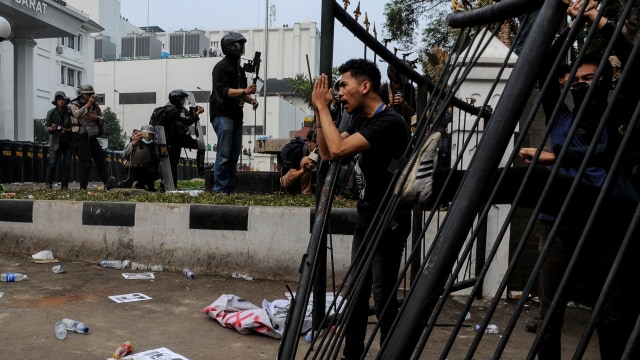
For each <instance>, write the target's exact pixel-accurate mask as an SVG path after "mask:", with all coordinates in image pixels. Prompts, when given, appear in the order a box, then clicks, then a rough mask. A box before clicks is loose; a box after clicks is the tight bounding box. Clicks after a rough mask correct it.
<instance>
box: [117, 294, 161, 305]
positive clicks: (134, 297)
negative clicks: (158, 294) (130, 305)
mask: <svg viewBox="0 0 640 360" xmlns="http://www.w3.org/2000/svg"><path fill="white" fill-rule="evenodd" d="M109 299H111V300H113V301H115V302H117V303H118V304H120V303H125V302H133V301H143V300H151V297H150V296H147V295H145V294H141V293H132V294H123V295H111V296H109Z"/></svg>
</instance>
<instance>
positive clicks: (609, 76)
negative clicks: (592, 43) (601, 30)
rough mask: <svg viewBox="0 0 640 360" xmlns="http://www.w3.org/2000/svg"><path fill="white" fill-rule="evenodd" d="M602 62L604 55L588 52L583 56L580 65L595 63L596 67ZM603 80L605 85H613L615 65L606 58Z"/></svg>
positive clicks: (608, 86)
mask: <svg viewBox="0 0 640 360" xmlns="http://www.w3.org/2000/svg"><path fill="white" fill-rule="evenodd" d="M601 62H602V57H601V56H598V55H595V54H587V55H585V56H584V57H583V58H582V61H581V62H580V65H585V64H588V65H595V66H596V67H599V66H600V63H601ZM600 76H602V80H600V81H602V82H603V85H604V86H605V87H607V88H610V87H611V81H612V80H613V67H611V63H610V62H609V60H608V59H605V60H604V69H602V74H600Z"/></svg>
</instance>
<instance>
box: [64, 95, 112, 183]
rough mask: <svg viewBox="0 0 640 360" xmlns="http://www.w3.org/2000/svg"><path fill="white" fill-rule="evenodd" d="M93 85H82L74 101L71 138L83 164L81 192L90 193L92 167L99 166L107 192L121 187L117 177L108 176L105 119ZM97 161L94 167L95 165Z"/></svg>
mask: <svg viewBox="0 0 640 360" xmlns="http://www.w3.org/2000/svg"><path fill="white" fill-rule="evenodd" d="M101 100H102V99H99V98H98V96H97V95H96V94H95V91H94V90H93V86H92V85H81V86H80V88H78V97H77V98H75V99H73V100H72V101H71V111H72V114H73V116H72V117H71V134H72V135H73V145H74V148H75V151H76V155H77V156H78V159H79V160H80V176H79V178H80V190H86V189H87V185H88V184H89V175H90V174H91V167H92V166H93V165H92V164H93V163H95V165H96V168H97V170H98V176H99V177H100V180H102V182H103V183H104V187H105V189H106V190H109V189H111V188H113V187H115V186H116V185H117V181H116V179H115V178H114V177H113V176H108V174H107V165H106V160H105V154H104V152H103V151H102V146H100V142H99V141H98V136H101V135H102V132H103V130H104V118H103V117H102V110H101V109H100V105H98V101H101ZM92 160H93V163H92Z"/></svg>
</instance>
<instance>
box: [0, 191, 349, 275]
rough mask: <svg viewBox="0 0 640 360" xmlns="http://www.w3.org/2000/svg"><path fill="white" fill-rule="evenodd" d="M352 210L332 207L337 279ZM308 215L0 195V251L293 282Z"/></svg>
mask: <svg viewBox="0 0 640 360" xmlns="http://www.w3.org/2000/svg"><path fill="white" fill-rule="evenodd" d="M355 215H356V212H355V209H334V210H333V211H332V221H331V223H332V226H331V230H332V233H333V235H332V240H333V243H332V246H333V250H334V253H333V258H334V260H335V270H336V274H337V275H336V278H337V280H341V279H342V278H343V276H344V274H345V273H346V269H347V267H348V264H349V254H350V253H351V230H352V229H353V219H354V217H355ZM312 219H313V209H311V208H301V207H259V206H257V207H246V206H217V205H199V204H164V203H106V202H74V201H30V200H0V251H7V252H15V253H23V254H35V253H37V252H38V251H41V250H51V251H52V252H53V254H54V256H55V257H56V258H58V259H59V260H61V261H63V262H65V261H87V262H96V263H97V262H98V261H100V260H103V259H109V260H124V259H130V260H132V261H136V262H140V263H153V264H161V265H163V266H164V267H165V268H166V269H168V270H176V271H179V270H181V269H182V268H183V267H190V268H191V269H192V270H194V271H195V272H196V273H209V274H227V275H228V274H230V273H231V272H233V271H240V272H243V273H248V274H250V275H251V276H254V277H257V278H266V279H274V280H283V281H298V280H299V276H300V274H299V272H298V269H299V265H300V261H301V259H302V256H303V254H305V253H306V251H307V244H308V242H309V238H310V229H311V226H312Z"/></svg>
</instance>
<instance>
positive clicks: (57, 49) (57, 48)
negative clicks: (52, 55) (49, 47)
mask: <svg viewBox="0 0 640 360" xmlns="http://www.w3.org/2000/svg"><path fill="white" fill-rule="evenodd" d="M63 52H64V46H62V45H58V46H56V53H58V54H62V53H63Z"/></svg>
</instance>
